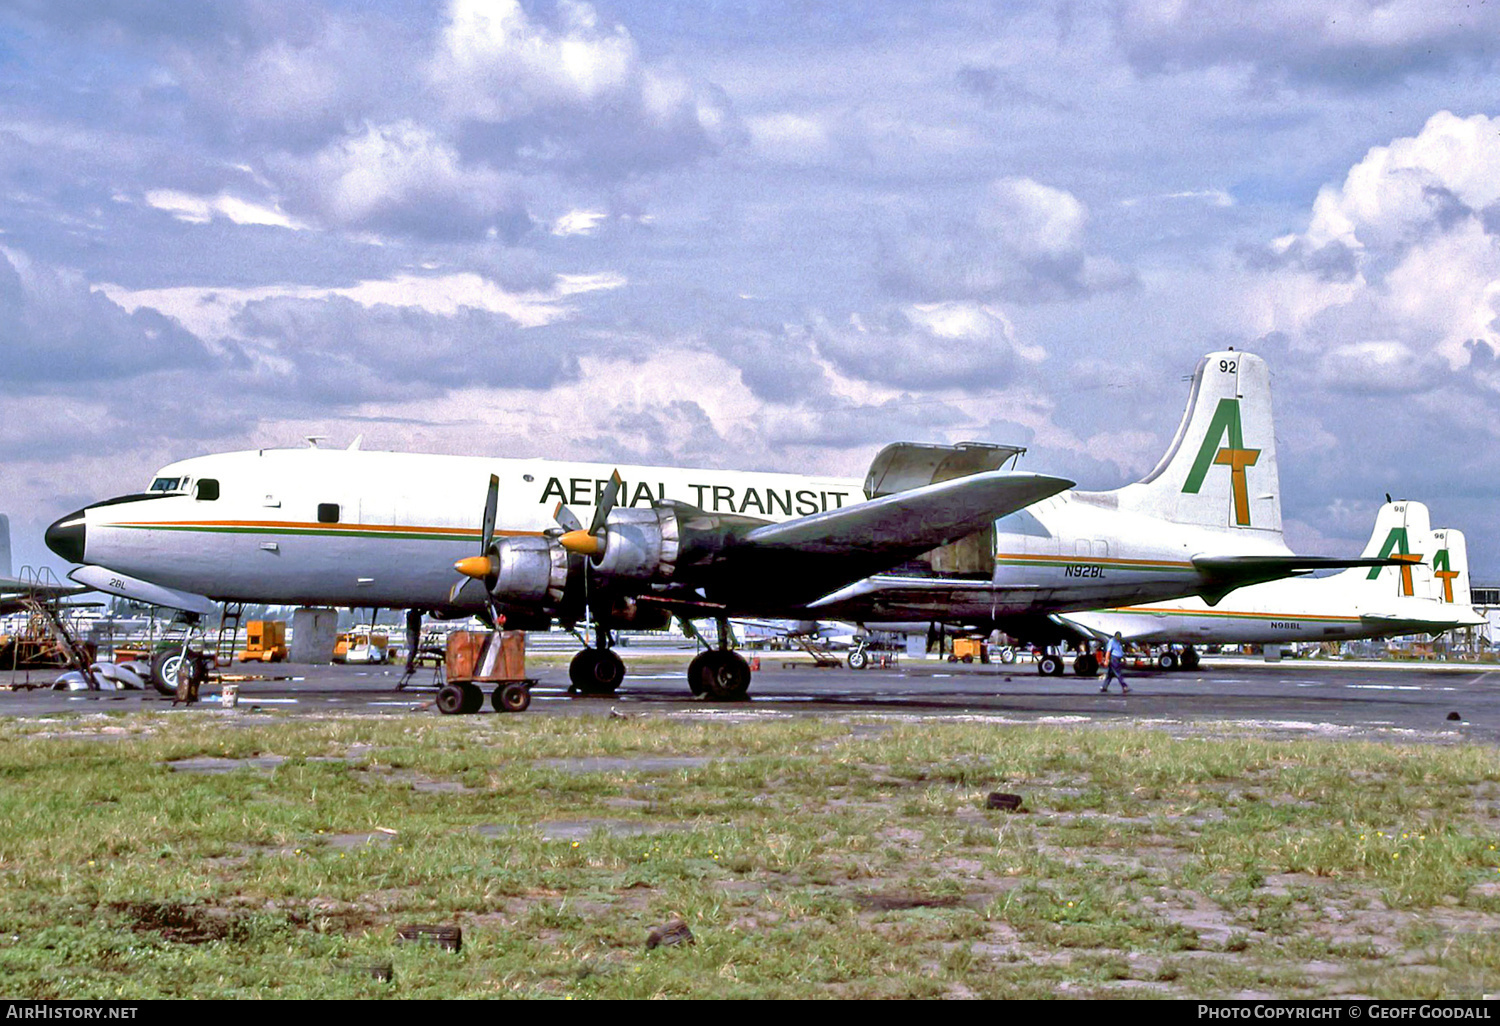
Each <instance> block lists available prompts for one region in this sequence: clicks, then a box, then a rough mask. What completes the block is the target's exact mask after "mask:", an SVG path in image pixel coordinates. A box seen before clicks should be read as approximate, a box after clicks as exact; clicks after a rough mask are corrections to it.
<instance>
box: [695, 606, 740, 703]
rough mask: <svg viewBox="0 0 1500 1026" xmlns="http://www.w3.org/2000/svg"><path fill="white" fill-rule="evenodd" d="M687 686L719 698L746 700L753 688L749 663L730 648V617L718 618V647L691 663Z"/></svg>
mask: <svg viewBox="0 0 1500 1026" xmlns="http://www.w3.org/2000/svg"><path fill="white" fill-rule="evenodd" d="M687 678H688V687H689V688H691V689H692V692H693V694H695V695H707V696H708V697H709V698H710V699H712V700H714V701H716V702H743V701H745V700H746V699H747V698H748V697H749V692H750V664H749V663H747V662H745V657H744V656H742V655H740V654H739V653H738V652H735V651H732V650H731V649H730V648H729V621H728V620H720V621H719V647H718V648H711V649H709V650H708V651H707V652H699V653H698V655H697V656H695V657H694V658H693V661H692V662H690V663H688V671H687Z"/></svg>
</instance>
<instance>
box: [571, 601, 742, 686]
mask: <svg viewBox="0 0 1500 1026" xmlns="http://www.w3.org/2000/svg"><path fill="white" fill-rule="evenodd" d="M693 636H694V637H696V636H697V635H696V634H694V635H693ZM595 638H596V640H595V643H594V645H593V647H591V648H585V649H584V650H583V651H582V652H579V653H578V654H577V655H576V656H574V657H573V661H572V663H570V664H569V665H568V680H569V681H570V682H571V684H572V687H571V688H570V690H571V691H573V692H574V693H576V694H583V695H612V694H614V692H615V689H616V688H618V687H619V686H620V684H621V682H622V681H624V679H625V662H624V660H622V659H621V658H620V657H619V656H617V655H615V653H614V649H613V647H612V646H613V643H614V638H613V637H612V636H611V634H610V632H609V631H606V630H597V631H596V634H595ZM750 675H751V671H750V664H749V663H748V662H746V661H745V657H744V656H742V655H740V654H739V653H738V652H735V651H733V650H732V649H731V648H730V647H729V622H728V621H727V620H720V621H719V642H718V647H717V648H711V649H709V650H707V651H706V652H700V653H698V655H697V656H695V657H694V658H693V661H692V662H691V663H689V664H688V671H687V679H688V687H689V688H690V689H691V690H692V692H693V694H695V695H706V696H707V697H708V698H709V699H711V700H713V701H718V702H743V701H745V700H746V698H747V697H748V696H749V691H750Z"/></svg>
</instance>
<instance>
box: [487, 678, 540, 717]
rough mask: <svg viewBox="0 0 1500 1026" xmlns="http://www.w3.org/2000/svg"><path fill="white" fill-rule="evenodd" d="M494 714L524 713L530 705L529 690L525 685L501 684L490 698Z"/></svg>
mask: <svg viewBox="0 0 1500 1026" xmlns="http://www.w3.org/2000/svg"><path fill="white" fill-rule="evenodd" d="M490 704H491V705H493V706H494V707H495V711H496V712H525V711H526V707H527V706H529V705H530V704H531V689H530V688H528V687H527V686H526V685H525V684H502V685H501V686H500V687H498V688H496V689H495V693H494V694H493V695H491V696H490Z"/></svg>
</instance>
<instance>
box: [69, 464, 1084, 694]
mask: <svg viewBox="0 0 1500 1026" xmlns="http://www.w3.org/2000/svg"><path fill="white" fill-rule="evenodd" d="M979 448H980V449H981V450H984V451H986V452H988V453H990V454H992V455H994V456H996V457H998V458H1002V459H1003V458H1005V457H1008V456H1010V455H1011V454H1012V453H1013V452H1014V450H1011V449H994V448H992V447H979ZM996 465H997V464H996V461H995V460H994V459H990V460H989V461H988V462H987V463H986V464H985V469H983V470H981V471H980V472H978V473H973V474H968V475H965V476H963V477H960V478H957V479H954V480H946V481H939V482H936V483H933V482H931V480H930V477H929V481H928V482H926V483H924V484H923V485H922V486H920V487H914V488H911V489H908V490H903V491H901V492H899V493H897V494H892V495H886V496H882V497H880V498H876V499H873V500H870V501H862V500H863V499H864V496H862V495H859V494H858V488H857V486H856V485H851V483H850V482H847V481H840V480H834V479H829V478H817V477H808V476H803V475H795V474H765V473H748V472H733V471H714V470H683V469H678V468H668V467H620V468H617V469H616V471H615V473H613V474H612V473H611V469H612V468H610V467H608V466H604V465H600V464H588V463H565V462H559V461H553V460H540V459H532V460H515V459H512V460H502V459H484V458H472V457H459V456H427V455H415V454H407V453H378V452H363V451H359V450H358V449H357V448H354V447H351V448H350V449H349V450H343V451H336V450H323V449H316V448H312V449H292V450H270V449H265V450H258V451H251V452H237V453H224V454H220V455H213V456H202V457H197V458H194V459H188V460H183V461H181V462H178V463H173V464H171V465H169V466H167V467H164V468H163V469H162V470H160V471H159V472H158V473H157V475H156V477H155V479H154V480H153V481H152V483H151V486H150V488H149V489H148V490H147V491H146V492H144V493H142V494H138V495H129V496H124V497H121V498H118V499H111V500H108V501H106V502H103V503H99V504H96V505H93V506H90V507H87V508H86V509H82V510H79V511H77V512H76V513H72V514H69V515H68V516H66V517H63V518H62V519H60V520H58V521H57V522H56V523H54V524H53V525H52V526H51V527H50V528H48V530H47V535H46V540H47V544H48V545H49V546H50V547H51V548H52V550H53V551H54V552H56V553H58V554H59V555H60V556H62V557H63V558H65V559H68V560H71V561H73V562H78V563H86V564H89V565H87V566H85V567H83V568H81V569H79V570H76V571H74V573H73V574H72V575H71V576H72V577H73V579H74V580H76V581H79V582H80V583H85V584H89V585H91V586H93V587H96V588H98V589H100V590H102V591H105V592H109V593H111V594H117V595H123V596H126V597H129V598H133V599H136V600H138V601H144V602H151V603H155V604H159V605H165V606H171V607H174V608H179V609H187V610H189V611H193V612H206V611H208V610H209V609H211V608H212V605H213V603H214V602H216V601H219V602H264V603H282V604H293V603H295V604H304V605H331V606H378V607H404V608H408V609H418V610H429V611H432V612H434V613H436V614H437V615H443V616H468V615H470V614H472V613H485V614H487V615H490V616H491V617H499V616H501V615H503V616H504V617H505V619H506V623H507V626H510V627H514V628H521V629H538V628H539V629H546V628H547V627H548V626H550V624H551V621H552V620H553V619H554V618H556V619H558V620H560V621H561V622H563V623H564V624H566V625H569V626H571V625H573V624H576V623H579V622H587V621H592V622H593V623H594V625H595V627H596V630H595V647H594V648H586V649H585V650H584V651H583V652H580V653H579V655H578V656H577V657H576V658H575V659H574V660H573V664H572V666H571V668H570V677H571V679H572V680H573V683H574V684H575V685H576V686H578V687H579V688H580V689H581V690H584V691H587V692H593V693H605V692H609V691H613V690H614V689H615V687H616V686H617V685H618V684H619V683H620V680H621V679H622V678H623V676H624V673H625V666H624V663H623V662H622V661H621V660H620V658H619V657H618V656H617V655H615V653H614V652H613V651H612V650H611V647H610V646H611V644H612V632H613V631H614V630H616V629H618V628H622V627H636V628H641V629H657V628H662V627H665V626H667V623H668V621H669V618H670V616H671V615H673V614H677V615H679V616H683V617H697V618H715V619H718V620H719V621H720V631H719V637H720V638H721V639H722V640H721V643H720V648H719V649H718V650H716V651H709V652H705V653H703V654H701V655H700V656H699V657H698V658H697V659H696V660H695V661H694V664H693V666H692V667H691V669H690V672H689V680H690V682H691V683H692V684H693V687H694V690H695V691H697V692H699V693H701V692H703V691H707V692H709V693H710V694H712V695H713V696H714V697H718V698H737V697H742V696H743V695H744V694H745V691H746V689H747V688H748V687H749V684H750V668H749V664H748V663H747V662H746V661H745V660H744V659H743V657H741V656H740V655H738V654H737V653H735V652H732V651H729V649H728V647H727V638H728V634H729V632H728V630H727V629H726V628H725V621H726V620H727V618H728V617H729V616H731V615H736V616H740V615H752V616H754V615H767V614H772V615H776V614H778V613H779V611H780V610H782V609H785V608H797V607H800V606H802V605H805V604H806V603H808V602H811V601H813V600H814V599H816V598H819V597H820V596H822V595H825V594H827V593H828V592H830V591H833V590H835V589H837V588H840V587H843V586H844V585H846V584H849V583H851V582H853V581H856V580H859V579H861V578H863V577H865V576H867V575H869V574H870V573H873V572H876V571H878V570H882V569H885V568H888V567H890V566H893V565H896V564H899V563H901V562H903V561H905V560H908V559H911V558H913V557H915V556H917V555H919V554H920V553H922V552H926V551H928V550H930V549H932V548H934V547H935V546H940V545H944V544H947V543H948V542H952V541H955V540H957V539H959V538H963V537H965V536H967V535H970V534H972V533H974V532H975V531H977V530H980V529H981V528H983V527H984V526H985V525H987V524H989V523H991V522H993V520H994V519H995V517H997V516H1001V515H1004V514H1005V513H1007V512H1010V511H1012V510H1016V509H1020V508H1022V507H1023V506H1026V505H1027V504H1029V503H1031V502H1034V501H1036V500H1037V499H1040V498H1045V497H1046V496H1048V495H1052V494H1054V493H1056V492H1058V491H1060V490H1061V489H1063V488H1066V487H1068V486H1069V485H1071V484H1072V482H1071V481H1067V480H1065V479H1062V478H1057V477H1049V476H1046V475H1042V474H1027V473H1015V472H1008V471H1001V470H998V469H995V467H996ZM587 506H592V507H593V508H594V509H593V517H592V522H591V524H590V526H589V527H587V528H584V527H583V524H582V522H581V521H579V519H578V517H577V515H576V514H575V513H574V512H573V511H572V509H571V508H570V507H587ZM752 514H753V515H752ZM455 564H456V565H455ZM455 569H457V570H458V571H459V574H457V575H456V574H455V572H454V571H455ZM481 699H482V696H479V694H478V689H477V688H474V689H473V691H472V692H471V693H469V694H468V695H467V696H466V698H465V702H464V705H463V706H461V707H460V708H459V709H455V710H453V711H463V708H465V707H472V708H469V709H468V711H475V710H477V706H478V702H479V701H480V700H481ZM445 711H447V710H446V709H445Z"/></svg>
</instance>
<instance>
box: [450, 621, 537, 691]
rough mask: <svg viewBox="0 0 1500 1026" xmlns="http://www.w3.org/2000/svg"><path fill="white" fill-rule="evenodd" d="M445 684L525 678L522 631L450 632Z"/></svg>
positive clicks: (523, 635) (524, 644) (524, 642)
mask: <svg viewBox="0 0 1500 1026" xmlns="http://www.w3.org/2000/svg"><path fill="white" fill-rule="evenodd" d="M446 672H447V676H448V680H449V682H450V683H451V682H454V681H463V680H472V681H482V682H485V683H500V682H504V681H516V680H525V679H526V632H525V631H499V632H495V631H454V632H453V633H452V634H449V635H448V654H447V661H446Z"/></svg>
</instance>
